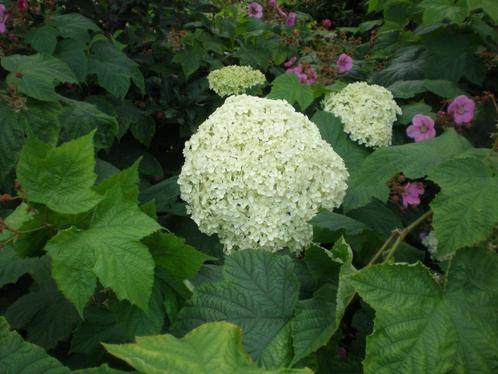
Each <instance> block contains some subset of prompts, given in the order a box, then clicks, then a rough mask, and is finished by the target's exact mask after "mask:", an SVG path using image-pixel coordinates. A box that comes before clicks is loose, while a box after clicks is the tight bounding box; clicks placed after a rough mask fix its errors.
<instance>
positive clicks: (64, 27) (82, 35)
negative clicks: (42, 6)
mask: <svg viewBox="0 0 498 374" xmlns="http://www.w3.org/2000/svg"><path fill="white" fill-rule="evenodd" d="M48 24H49V25H51V26H53V27H55V28H56V29H57V30H59V33H60V34H61V35H62V36H63V37H65V38H70V39H83V40H85V39H87V38H88V31H89V30H90V31H95V32H98V31H101V30H100V28H99V27H98V26H97V25H96V24H95V23H93V21H92V20H90V19H89V18H86V17H84V16H82V15H81V14H79V13H69V14H63V15H55V16H50V19H49V22H48Z"/></svg>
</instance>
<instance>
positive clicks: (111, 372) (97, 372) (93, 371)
mask: <svg viewBox="0 0 498 374" xmlns="http://www.w3.org/2000/svg"><path fill="white" fill-rule="evenodd" d="M125 373H136V371H122V370H117V369H113V368H112V367H110V366H109V365H107V364H104V365H101V366H99V367H96V368H88V369H80V370H74V371H73V374H125Z"/></svg>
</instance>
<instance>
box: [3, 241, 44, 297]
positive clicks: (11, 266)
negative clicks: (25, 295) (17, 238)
mask: <svg viewBox="0 0 498 374" xmlns="http://www.w3.org/2000/svg"><path fill="white" fill-rule="evenodd" d="M34 261H36V260H34V259H31V258H27V259H24V258H21V257H19V256H18V255H17V254H16V252H15V251H14V248H12V247H10V246H7V247H5V248H3V249H1V250H0V288H1V287H3V286H5V285H6V284H9V283H15V282H17V280H18V279H19V278H20V277H22V276H23V275H24V274H26V273H29V272H30V271H31V269H32V267H33V262H34Z"/></svg>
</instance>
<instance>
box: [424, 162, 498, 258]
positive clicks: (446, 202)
mask: <svg viewBox="0 0 498 374" xmlns="http://www.w3.org/2000/svg"><path fill="white" fill-rule="evenodd" d="M429 177H430V178H431V179H432V180H433V181H434V182H436V183H437V184H438V185H439V186H440V187H441V192H439V193H438V194H437V196H436V198H435V199H434V200H433V201H432V203H431V208H432V210H433V211H434V219H433V227H434V231H435V235H436V238H437V241H438V246H437V251H438V255H440V256H447V255H450V254H452V253H454V252H455V250H457V249H458V248H461V247H469V246H473V245H476V244H478V243H480V242H482V241H483V240H485V239H487V238H488V237H489V236H490V235H491V232H492V231H493V228H494V227H495V226H496V225H497V224H498V177H497V176H496V174H494V173H493V170H492V169H490V168H489V167H487V166H486V164H485V163H484V162H483V161H481V160H480V159H477V158H459V159H455V160H450V161H447V162H444V163H442V164H440V165H439V166H438V167H436V168H435V169H434V170H433V171H432V172H431V173H430V174H429Z"/></svg>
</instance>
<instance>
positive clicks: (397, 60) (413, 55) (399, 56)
mask: <svg viewBox="0 0 498 374" xmlns="http://www.w3.org/2000/svg"><path fill="white" fill-rule="evenodd" d="M396 38H398V36H396ZM396 41H397V39H396ZM394 42H395V41H392V40H389V44H388V45H386V46H385V47H388V46H389V45H392V44H394ZM394 45H395V44H394ZM428 58H429V53H428V52H427V51H426V50H425V49H424V48H422V47H420V46H417V45H415V46H408V47H404V48H401V49H399V50H397V51H396V55H395V57H394V58H393V59H392V61H391V63H390V64H389V65H388V66H387V67H386V68H385V69H384V70H382V71H380V72H378V73H376V74H374V76H373V81H374V83H377V84H380V85H382V86H386V87H388V86H390V85H393V84H394V83H395V82H397V81H411V80H419V79H424V78H425V75H426V73H425V70H426V66H427V62H428Z"/></svg>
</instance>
